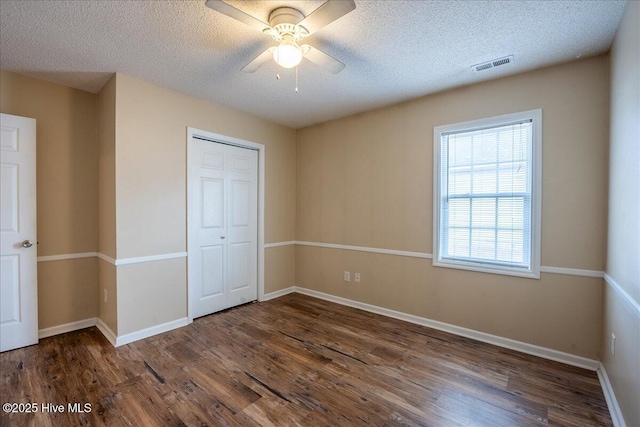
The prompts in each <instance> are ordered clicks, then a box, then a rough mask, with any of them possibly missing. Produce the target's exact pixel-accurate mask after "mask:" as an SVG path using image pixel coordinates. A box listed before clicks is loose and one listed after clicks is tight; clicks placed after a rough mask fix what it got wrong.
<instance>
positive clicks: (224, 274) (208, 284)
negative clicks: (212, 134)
mask: <svg viewBox="0 0 640 427" xmlns="http://www.w3.org/2000/svg"><path fill="white" fill-rule="evenodd" d="M188 151H189V159H188V162H189V178H188V179H189V197H188V198H189V202H188V203H189V243H188V251H189V257H188V274H189V278H188V282H189V299H190V313H189V315H190V317H192V318H195V317H199V316H204V315H206V314H210V313H214V312H216V311H220V310H223V309H225V308H229V307H234V306H236V305H239V304H243V303H246V302H250V301H254V300H256V299H257V298H258V152H257V151H255V150H250V149H246V148H240V147H235V146H231V145H225V144H221V143H215V142H210V141H203V140H199V139H196V138H192V139H191V140H190V141H189V150H188Z"/></svg>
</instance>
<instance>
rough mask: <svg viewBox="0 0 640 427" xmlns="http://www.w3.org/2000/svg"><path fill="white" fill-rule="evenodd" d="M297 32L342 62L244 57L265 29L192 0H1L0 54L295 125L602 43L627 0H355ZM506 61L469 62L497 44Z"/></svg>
mask: <svg viewBox="0 0 640 427" xmlns="http://www.w3.org/2000/svg"><path fill="white" fill-rule="evenodd" d="M323 2H324V1H323V0H309V1H238V0H229V1H228V3H230V4H232V5H234V6H235V7H237V8H238V9H241V10H243V11H245V12H247V13H249V14H252V15H254V16H255V17H257V18H259V19H261V20H262V21H267V20H268V15H269V12H270V11H271V10H273V9H275V8H277V7H280V6H284V5H287V6H292V7H294V8H297V9H298V10H300V11H301V12H303V13H304V14H308V13H310V12H312V11H313V10H315V9H316V8H317V7H318V6H320V5H321V4H322V3H323ZM355 2H356V9H355V10H354V11H353V12H351V13H349V14H347V15H345V16H343V17H342V18H340V19H338V20H337V21H335V22H333V23H331V24H329V25H328V26H326V27H324V28H323V29H321V30H320V31H318V32H317V33H315V34H314V35H312V36H311V37H309V38H308V39H305V40H306V42H307V43H309V44H311V45H313V46H315V47H318V48H320V49H321V50H323V51H324V52H326V53H328V54H330V55H331V56H333V57H335V58H337V59H339V60H341V61H342V62H344V63H345V64H346V65H347V66H346V68H345V69H344V70H343V71H342V72H341V73H339V74H336V75H333V74H330V73H328V72H326V71H324V70H322V69H320V68H318V67H316V66H315V65H313V64H311V63H309V62H308V61H306V60H303V62H302V64H301V65H300V66H299V89H300V90H299V93H295V92H294V86H295V85H294V76H295V73H294V71H293V70H284V69H280V76H281V79H280V80H276V78H275V75H276V72H277V71H278V67H277V65H276V64H275V63H274V62H273V61H270V62H269V63H268V64H267V65H266V66H264V67H262V68H261V69H259V70H258V71H257V72H255V73H254V74H247V73H244V72H241V71H240V69H241V68H242V67H243V66H244V65H245V64H247V63H248V62H249V61H251V60H252V59H253V58H254V57H255V56H257V55H258V54H259V53H261V52H263V51H264V50H265V49H267V48H268V47H269V46H271V45H272V44H273V41H272V39H271V38H269V37H268V36H266V35H263V34H260V33H259V32H257V31H256V30H254V29H252V28H250V27H248V26H245V25H244V24H242V23H240V22H238V21H235V20H233V19H231V18H229V17H227V16H224V15H221V14H220V13H217V12H215V11H213V10H211V9H209V8H207V7H205V5H204V3H205V1H204V0H197V1H159V0H152V1H144V0H139V1H132V0H127V1H111V0H107V1H102V0H101V1H98V0H92V1H43V0H37V1H25V0H22V1H11V0H2V1H1V2H0V67H1V68H2V69H4V70H9V71H15V72H18V73H22V74H27V75H31V76H35V77H39V78H42V79H44V80H49V81H53V82H56V83H61V84H64V85H67V86H72V87H76V88H79V89H84V90H87V91H91V92H97V91H98V90H99V89H100V88H101V87H102V85H103V84H104V83H105V82H106V80H108V78H109V77H110V76H111V75H112V73H113V72H122V73H124V74H127V75H130V76H132V77H135V78H139V79H142V80H145V81H148V82H151V83H154V84H157V85H160V86H163V87H167V88H171V89H174V90H177V91H179V92H182V93H185V94H188V95H192V96H195V97H199V98H204V99H208V100H211V101H213V102H216V103H219V104H223V105H227V106H229V107H232V108H235V109H238V110H241V111H244V112H246V113H249V114H252V115H254V116H258V117H262V118H265V119H267V120H270V121H273V122H276V123H280V124H282V125H286V126H289V127H292V128H299V127H303V126H307V125H311V124H315V123H320V122H324V121H327V120H330V119H335V118H338V117H343V116H346V115H349V114H353V113H358V112H362V111H365V110H369V109H372V108H376V107H381V106H384V105H390V104H393V103H396V102H399V101H403V100H407V99H412V98H416V97H419V96H422V95H425V94H428V93H433V92H437V91H441V90H444V89H448V88H452V87H456V86H461V85H466V84H470V83H474V82H478V81H482V80H488V79H493V78H496V77H501V76H505V75H509V74H515V73H519V72H522V71H526V70H531V69H535V68H540V67H544V66H547V65H551V64H556V63H560V62H566V61H571V60H574V59H575V58H576V57H578V56H580V57H587V56H592V55H596V54H599V53H603V52H606V51H608V50H609V47H610V45H611V42H612V40H613V37H614V35H615V31H616V29H617V27H618V24H619V22H620V18H621V15H622V11H623V9H624V5H625V2H624V1H613V0H608V1H541V0H540V1H473V0H467V1H426V0H419V1H398V0H396V1H391V0H387V1H382V0H368V1H365V0H355ZM511 54H514V55H515V63H514V64H512V65H507V66H503V67H500V68H496V69H494V70H489V71H485V72H480V73H473V72H472V71H470V66H472V65H474V64H477V63H479V62H484V61H487V60H491V59H494V58H499V57H502V56H506V55H511Z"/></svg>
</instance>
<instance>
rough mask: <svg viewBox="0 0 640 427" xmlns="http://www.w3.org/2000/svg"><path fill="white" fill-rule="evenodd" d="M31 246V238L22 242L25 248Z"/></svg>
mask: <svg viewBox="0 0 640 427" xmlns="http://www.w3.org/2000/svg"><path fill="white" fill-rule="evenodd" d="M31 246H33V242H32V241H31V240H25V241H24V242H22V247H23V248H30V247H31Z"/></svg>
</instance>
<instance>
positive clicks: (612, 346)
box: [610, 332, 616, 356]
mask: <svg viewBox="0 0 640 427" xmlns="http://www.w3.org/2000/svg"><path fill="white" fill-rule="evenodd" d="M610 350H611V355H612V356H615V355H616V336H615V335H614V334H613V332H612V333H611V347H610Z"/></svg>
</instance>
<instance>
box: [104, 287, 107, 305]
mask: <svg viewBox="0 0 640 427" xmlns="http://www.w3.org/2000/svg"><path fill="white" fill-rule="evenodd" d="M103 291H104V302H107V290H106V289H103Z"/></svg>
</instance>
